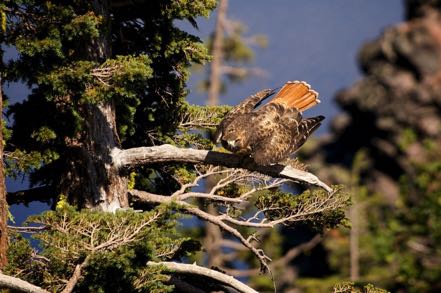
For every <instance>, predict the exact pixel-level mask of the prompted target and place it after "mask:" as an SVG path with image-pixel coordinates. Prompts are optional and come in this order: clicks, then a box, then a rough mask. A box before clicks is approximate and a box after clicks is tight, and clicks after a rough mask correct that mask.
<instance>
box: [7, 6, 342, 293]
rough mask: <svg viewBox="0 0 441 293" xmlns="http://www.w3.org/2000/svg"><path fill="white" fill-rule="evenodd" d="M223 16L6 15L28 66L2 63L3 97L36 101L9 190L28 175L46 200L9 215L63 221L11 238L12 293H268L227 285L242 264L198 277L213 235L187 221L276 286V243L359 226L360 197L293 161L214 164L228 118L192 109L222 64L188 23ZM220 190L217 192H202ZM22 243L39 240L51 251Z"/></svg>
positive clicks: (145, 10)
mask: <svg viewBox="0 0 441 293" xmlns="http://www.w3.org/2000/svg"><path fill="white" fill-rule="evenodd" d="M215 6H216V1H214V0H193V1H187V0H179V1H176V0H165V1H164V0H150V1H142V0H141V1H126V0H114V1H104V0H103V1H99V0H96V1H81V0H70V1H34V0H22V1H20V0H19V1H12V0H6V1H5V2H4V3H3V4H0V14H1V15H6V16H5V17H3V16H2V19H5V21H6V24H5V25H4V27H5V28H6V29H3V30H2V34H1V35H0V40H1V43H2V45H6V46H11V47H13V48H15V49H16V50H17V52H18V54H17V55H18V56H17V57H16V58H13V59H12V60H8V61H5V60H3V61H2V62H3V63H2V68H1V70H2V72H1V73H2V76H3V77H4V79H3V81H4V82H10V81H20V82H24V83H27V84H28V85H29V86H30V87H31V94H30V95H29V96H28V97H22V98H25V99H23V100H22V101H21V102H19V103H15V104H12V105H10V106H9V107H8V109H7V114H8V115H9V117H10V118H11V121H12V125H11V127H10V129H8V131H5V133H6V134H7V144H6V147H5V151H6V155H5V162H6V165H7V172H8V174H9V175H10V176H19V175H23V174H28V175H29V176H30V179H31V185H33V186H36V188H33V189H30V190H28V191H23V192H20V193H10V194H8V201H9V202H17V201H18V200H17V197H18V196H20V198H21V200H24V201H30V200H33V199H43V197H44V198H45V199H47V198H50V199H52V200H53V201H52V202H53V211H48V212H45V213H43V214H41V215H38V216H36V217H33V218H30V219H29V220H28V224H30V227H10V231H11V233H10V236H9V238H10V248H9V251H8V258H9V265H8V266H6V267H5V269H4V271H3V272H4V273H6V274H8V275H10V276H6V275H3V274H0V286H3V287H7V288H15V289H17V288H19V289H21V290H28V291H29V290H31V289H32V290H34V291H35V292H44V290H50V291H62V292H72V291H81V292H82V291H84V292H129V291H130V292H167V291H173V290H175V289H178V290H186V291H187V292H200V291H201V290H223V289H225V288H227V287H232V288H235V289H236V290H238V291H240V292H255V291H254V290H253V289H251V288H250V287H248V286H246V285H244V284H242V283H241V282H239V281H237V280H236V279H234V278H232V277H231V276H229V275H228V274H227V273H225V272H228V270H230V271H231V270H234V269H236V264H235V263H234V262H231V264H230V265H229V267H225V268H217V269H219V270H220V271H216V270H213V269H208V268H206V267H204V263H203V261H202V263H199V264H196V263H195V264H194V265H187V264H185V263H184V262H189V261H192V260H197V259H199V260H200V258H196V257H195V256H194V254H195V253H196V251H198V252H199V253H201V244H200V242H199V241H198V240H199V239H201V238H202V237H203V235H200V233H199V234H198V232H195V231H197V230H198V227H200V226H198V225H199V222H196V221H190V222H189V223H188V224H186V225H185V227H184V229H183V228H182V226H180V225H179V224H178V223H179V221H178V219H182V218H184V217H185V216H184V214H187V215H190V216H191V217H194V218H197V219H199V220H200V221H201V222H202V223H211V224H213V225H216V226H218V227H219V228H221V229H222V233H223V235H222V236H223V237H224V239H225V240H226V241H225V245H227V246H228V245H230V246H231V247H225V248H227V249H228V250H229V251H232V252H233V253H236V254H232V256H233V257H234V255H240V256H242V257H243V259H244V260H246V261H247V266H248V267H249V268H252V269H254V268H260V269H261V271H262V272H268V271H270V270H271V269H272V267H271V255H272V254H274V252H272V251H271V250H270V249H269V250H268V251H264V249H263V248H264V247H270V246H271V245H269V246H268V245H267V244H266V245H264V244H261V243H260V240H262V239H264V238H265V235H266V234H267V233H266V232H262V231H271V229H275V228H276V227H277V226H278V225H287V226H290V225H295V224H296V223H298V222H306V223H308V224H311V225H313V226H314V227H315V228H318V229H323V228H325V227H333V226H336V225H339V224H341V223H342V222H343V221H344V220H345V215H344V208H345V207H346V206H347V205H348V202H349V197H348V195H347V193H345V192H344V191H342V189H341V188H340V187H338V186H332V187H329V186H327V185H326V184H325V183H323V182H322V181H320V180H319V179H318V178H317V177H316V176H315V175H313V174H311V173H309V172H307V171H306V170H304V169H303V167H302V168H300V169H299V168H298V167H299V166H300V165H296V164H295V163H294V162H293V161H288V162H286V164H280V165H275V166H268V167H262V166H258V165H256V164H254V163H253V161H252V160H250V159H249V158H244V157H241V156H239V155H234V154H226V153H224V152H222V151H215V150H214V149H215V146H214V145H213V143H212V142H211V141H210V140H209V138H208V137H209V135H210V132H211V131H212V130H213V127H214V126H215V125H216V124H217V123H219V121H220V119H221V118H222V117H223V115H224V114H225V113H226V111H227V110H228V109H229V108H228V107H225V106H211V107H201V106H194V105H189V104H187V103H186V102H185V97H186V95H187V94H188V91H187V90H186V81H187V79H188V77H189V66H190V65H191V64H193V63H204V62H206V61H208V60H209V59H210V57H209V55H208V53H207V49H206V47H205V46H204V45H203V44H202V42H201V41H200V40H199V39H198V38H197V37H195V36H193V35H190V34H188V33H186V32H185V31H183V30H181V29H179V28H178V26H177V23H178V22H179V21H189V22H190V23H191V24H192V25H194V26H196V22H195V18H196V17H198V16H208V15H209V13H210V12H211V11H212V10H213V9H214V8H215ZM2 26H3V25H2ZM7 98H13V97H7ZM213 176H214V177H217V179H218V181H217V182H218V183H217V184H215V185H214V186H211V188H210V189H209V190H207V191H206V192H199V191H198V189H197V187H198V186H201V185H203V184H204V180H206V179H207V178H208V177H213ZM293 180H294V181H303V182H306V183H308V184H310V185H315V186H316V187H317V188H315V189H313V190H311V191H309V190H308V191H305V192H303V193H302V194H301V195H300V196H297V197H296V196H295V195H293V194H291V193H290V192H285V191H282V190H281V189H280V187H282V185H284V184H285V183H288V182H291V181H293ZM207 204H212V205H213V207H214V211H213V213H210V212H207V211H205V209H204V207H205V206H206V205H207ZM193 220H194V219H193ZM188 228H193V229H192V230H193V231H189V230H191V229H188ZM22 232H30V233H33V234H34V235H33V236H34V238H36V239H37V240H38V241H39V243H40V247H41V250H39V251H36V250H34V248H32V247H31V246H30V244H29V243H28V242H27V240H25V239H24V238H23V237H22V236H21V234H20V233H22ZM233 244H234V245H233ZM239 247H240V248H239ZM11 276H15V278H14V277H11ZM195 276H196V277H195ZM201 280H203V281H201ZM205 280H207V282H205ZM273 281H275V279H273V280H271V278H266V280H265V282H262V284H261V287H262V288H263V289H264V290H266V289H268V288H272V286H273ZM35 286H39V287H37V289H35Z"/></svg>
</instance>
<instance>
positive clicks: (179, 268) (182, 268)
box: [147, 261, 257, 293]
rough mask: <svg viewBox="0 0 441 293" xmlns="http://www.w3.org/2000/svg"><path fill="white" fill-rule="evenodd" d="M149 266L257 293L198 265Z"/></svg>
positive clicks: (163, 263)
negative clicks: (201, 277) (205, 278)
mask: <svg viewBox="0 0 441 293" xmlns="http://www.w3.org/2000/svg"><path fill="white" fill-rule="evenodd" d="M147 265H149V266H163V267H165V268H166V269H167V270H170V271H172V272H176V273H181V274H193V275H199V276H204V277H208V278H210V279H213V280H215V281H217V282H220V283H222V284H225V285H227V286H229V287H231V288H233V289H235V290H237V291H239V292H243V293H257V291H255V290H254V289H252V288H250V287H248V286H247V285H245V284H243V283H241V282H239V281H238V280H236V279H235V278H233V277H231V276H228V275H226V274H223V273H221V272H218V271H215V270H211V269H207V268H205V267H201V266H198V265H196V264H183V263H176V262H152V261H149V262H147Z"/></svg>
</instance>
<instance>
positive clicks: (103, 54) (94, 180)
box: [66, 0, 128, 211]
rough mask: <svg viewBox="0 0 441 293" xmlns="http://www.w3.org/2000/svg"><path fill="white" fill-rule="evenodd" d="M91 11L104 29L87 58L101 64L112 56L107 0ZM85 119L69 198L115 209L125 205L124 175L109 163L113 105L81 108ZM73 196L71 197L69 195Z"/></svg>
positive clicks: (95, 4) (114, 141)
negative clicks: (83, 132) (102, 22)
mask: <svg viewBox="0 0 441 293" xmlns="http://www.w3.org/2000/svg"><path fill="white" fill-rule="evenodd" d="M93 7H94V11H95V13H96V14H97V15H100V16H101V17H103V20H104V24H105V28H104V30H102V31H101V34H100V37H99V38H97V40H95V41H94V42H93V43H92V44H90V47H89V48H88V54H89V58H90V59H91V60H94V61H97V62H99V63H102V62H103V61H105V60H106V59H107V58H110V57H112V53H111V52H112V51H111V42H110V10H109V2H108V1H106V0H102V1H100V0H95V1H94V2H93ZM83 113H84V119H85V121H86V123H85V124H86V125H85V134H84V137H83V143H82V145H81V148H80V151H79V153H78V156H77V160H75V161H73V164H72V168H71V169H72V170H73V171H72V172H71V174H72V176H70V178H69V177H68V178H67V180H66V184H69V186H68V187H67V190H68V191H69V195H70V196H69V199H70V200H72V201H73V202H75V203H77V204H78V205H80V206H82V207H87V208H99V209H102V210H104V211H115V210H116V209H118V208H125V207H128V193H127V191H128V190H127V183H128V179H127V176H125V175H124V174H122V173H121V172H120V171H119V170H118V168H116V167H115V165H114V164H113V162H112V157H111V155H110V154H111V151H112V150H113V149H114V148H117V147H119V140H118V134H117V130H116V129H117V127H116V121H115V107H114V105H113V103H112V102H110V101H103V102H99V103H97V104H89V105H87V106H86V107H84V112H83ZM72 196H73V197H72Z"/></svg>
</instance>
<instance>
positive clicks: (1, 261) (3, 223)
mask: <svg viewBox="0 0 441 293" xmlns="http://www.w3.org/2000/svg"><path fill="white" fill-rule="evenodd" d="M2 113H3V95H2V78H1V75H0V127H1V128H0V158H3V131H2V128H3V126H2V125H3V117H2ZM7 221H8V203H7V202H6V187H5V173H4V170H3V159H2V160H1V161H0V271H1V269H2V268H3V267H4V266H5V265H6V264H7V263H8V258H7V250H8V230H7V229H8V225H7Z"/></svg>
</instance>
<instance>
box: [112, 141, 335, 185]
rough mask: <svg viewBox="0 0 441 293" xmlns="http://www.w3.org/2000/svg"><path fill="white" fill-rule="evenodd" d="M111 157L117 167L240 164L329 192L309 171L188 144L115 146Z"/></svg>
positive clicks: (234, 166) (236, 165)
mask: <svg viewBox="0 0 441 293" xmlns="http://www.w3.org/2000/svg"><path fill="white" fill-rule="evenodd" d="M112 158H113V162H114V164H115V165H116V166H117V167H120V168H124V167H135V166H141V165H149V164H155V163H168V162H184V163H198V164H209V165H217V166H224V167H228V168H242V169H247V170H249V171H254V172H259V173H261V174H265V175H268V176H271V177H279V178H286V179H290V180H293V181H296V182H304V183H308V184H312V185H315V186H319V187H321V188H323V189H325V190H326V191H328V192H330V193H331V192H332V188H331V187H329V186H328V185H326V184H325V183H323V182H322V181H320V179H318V178H317V176H315V175H314V174H311V173H309V172H306V171H302V170H297V169H294V168H293V167H290V166H284V165H280V164H276V165H271V166H260V165H257V164H256V163H254V161H253V160H252V158H249V157H243V156H239V155H235V154H227V153H220V152H215V151H207V150H196V149H191V148H185V149H184V148H177V147H175V146H172V145H169V144H164V145H160V146H153V147H139V148H131V149H126V150H121V149H117V148H115V149H113V150H112Z"/></svg>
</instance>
